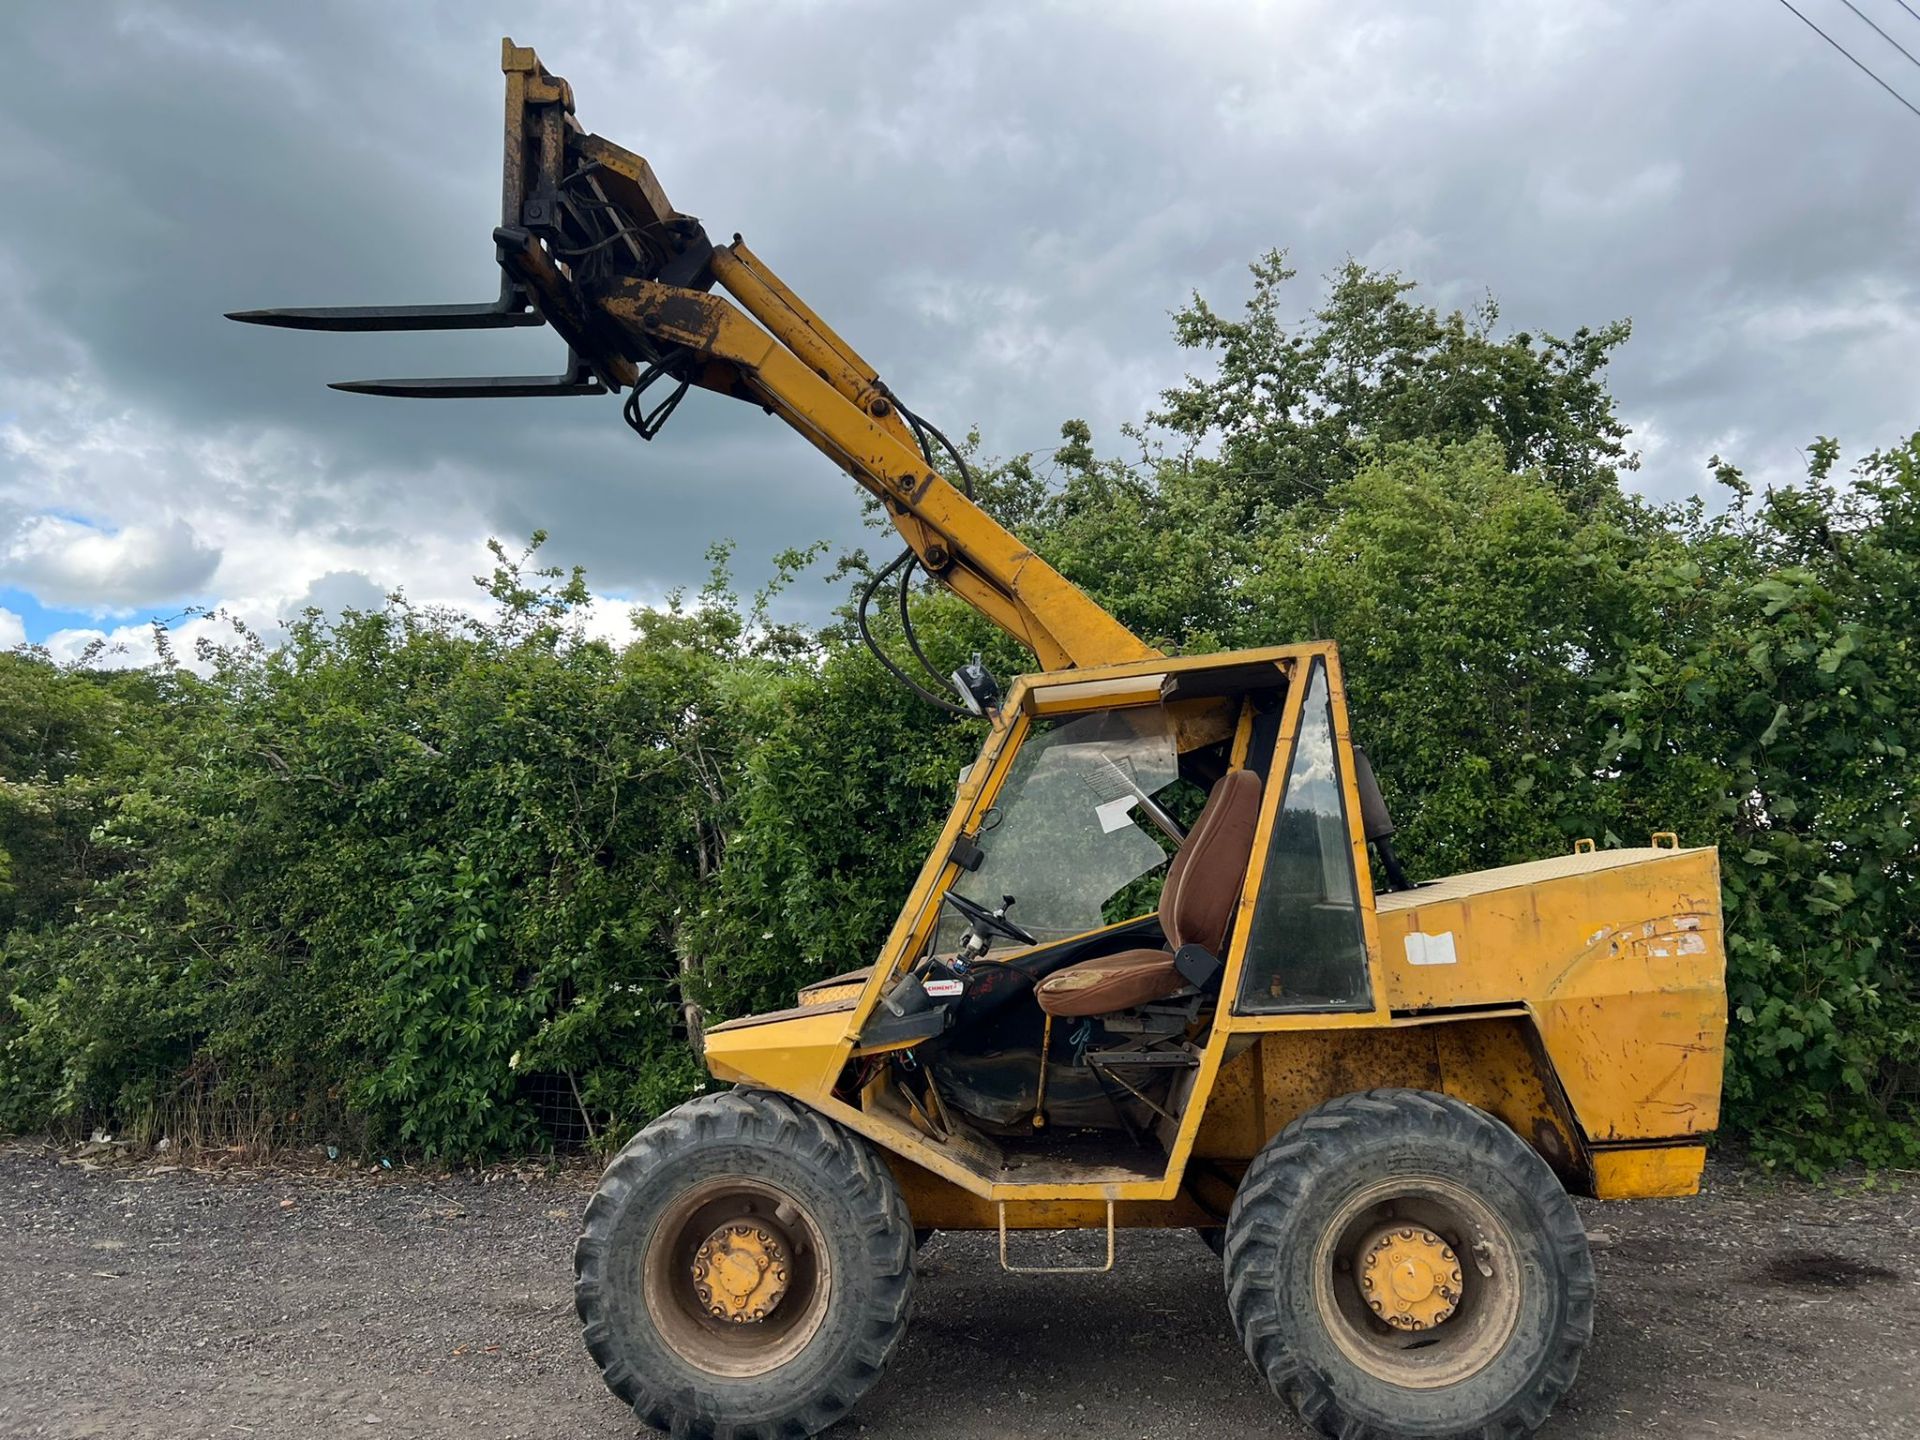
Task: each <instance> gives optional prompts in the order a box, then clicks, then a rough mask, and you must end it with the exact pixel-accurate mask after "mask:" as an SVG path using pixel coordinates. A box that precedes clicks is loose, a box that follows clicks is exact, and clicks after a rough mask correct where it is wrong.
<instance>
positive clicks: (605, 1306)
mask: <svg viewBox="0 0 1920 1440" xmlns="http://www.w3.org/2000/svg"><path fill="white" fill-rule="evenodd" d="M716 1147H718V1148H725V1147H731V1148H733V1149H735V1150H744V1151H749V1152H754V1153H755V1154H756V1155H757V1154H759V1153H760V1152H765V1153H766V1154H768V1155H770V1156H772V1157H773V1163H774V1164H777V1165H783V1166H797V1167H798V1168H799V1169H801V1170H804V1171H806V1172H810V1173H811V1174H812V1175H813V1176H815V1177H817V1178H818V1179H819V1181H820V1182H821V1183H822V1185H823V1186H825V1187H827V1188H828V1189H829V1190H831V1191H832V1192H834V1193H837V1194H838V1195H840V1196H843V1197H845V1201H846V1209H847V1217H848V1230H849V1232H850V1233H849V1234H848V1235H847V1236H846V1245H847V1246H848V1247H849V1248H848V1250H847V1251H846V1253H845V1254H843V1255H837V1256H836V1258H835V1263H836V1265H845V1264H848V1263H849V1262H852V1263H854V1264H857V1265H858V1266H859V1267H860V1268H861V1270H863V1271H864V1274H863V1276H862V1277H861V1279H862V1281H863V1282H864V1283H862V1284H859V1285H851V1284H846V1283H845V1282H844V1281H843V1282H842V1288H841V1289H840V1290H839V1291H838V1292H837V1293H836V1297H835V1298H830V1300H829V1302H828V1303H829V1306H830V1307H837V1306H838V1304H839V1300H838V1298H837V1297H838V1295H839V1294H844V1293H845V1291H847V1290H853V1291H855V1292H856V1293H858V1294H859V1296H860V1304H859V1306H858V1313H856V1314H852V1315H843V1316H841V1317H840V1318H838V1319H836V1318H835V1315H834V1310H833V1308H830V1309H829V1313H828V1316H827V1318H826V1320H825V1321H824V1322H823V1324H822V1331H823V1333H824V1332H826V1331H829V1330H834V1329H836V1328H837V1329H839V1330H840V1331H841V1332H842V1334H841V1338H840V1340H839V1342H838V1344H839V1350H840V1354H839V1356H838V1359H837V1361H836V1363H835V1364H834V1365H833V1367H832V1369H831V1372H830V1373H818V1374H814V1375H812V1376H810V1377H809V1378H808V1380H807V1382H806V1384H805V1388H804V1390H803V1391H802V1392H801V1393H799V1394H795V1395H792V1396H790V1397H782V1396H780V1387H781V1385H782V1383H783V1382H782V1380H781V1378H780V1377H781V1375H782V1373H783V1372H784V1371H785V1370H787V1369H789V1368H791V1367H790V1365H783V1366H782V1367H781V1369H780V1370H775V1371H772V1372H769V1373H768V1374H767V1375H765V1376H762V1377H755V1378H754V1379H753V1380H750V1381H727V1380H721V1379H718V1378H708V1379H706V1380H704V1381H701V1380H694V1381H691V1382H690V1381H689V1379H688V1378H687V1377H686V1376H678V1377H676V1376H672V1375H669V1374H666V1373H664V1368H663V1367H659V1366H657V1365H648V1364H646V1363H645V1354H644V1351H639V1353H637V1347H636V1344H635V1339H634V1337H633V1336H631V1335H628V1334H623V1333H622V1328H623V1327H622V1325H621V1324H620V1317H619V1316H618V1314H617V1313H616V1309H615V1306H614V1304H613V1297H612V1296H611V1294H610V1293H609V1289H610V1286H611V1285H612V1284H613V1283H614V1277H613V1276H612V1275H611V1274H610V1273H609V1268H610V1267H609V1261H610V1259H611V1257H612V1256H613V1253H614V1251H615V1248H616V1246H617V1245H618V1244H619V1243H620V1241H621V1240H622V1239H623V1238H628V1239H631V1237H623V1236H622V1234H621V1222H622V1220H623V1218H624V1217H625V1216H626V1215H627V1212H628V1211H629V1209H630V1208H631V1207H633V1206H635V1205H642V1206H645V1205H649V1204H658V1203H660V1201H662V1200H663V1199H670V1198H671V1195H672V1193H673V1192H672V1191H671V1190H670V1189H665V1190H663V1188H662V1187H661V1185H660V1184H658V1183H657V1182H660V1181H661V1180H662V1178H663V1177H667V1176H670V1175H671V1174H672V1172H673V1171H674V1170H675V1168H676V1167H679V1166H680V1165H681V1164H682V1163H683V1161H684V1160H685V1159H686V1157H687V1156H688V1155H689V1154H690V1153H693V1152H696V1151H699V1150H703V1149H708V1148H716ZM642 1218H644V1217H642ZM827 1238H828V1244H829V1245H830V1246H832V1245H834V1244H835V1243H836V1242H835V1237H834V1236H832V1235H829V1236H828V1237H827ZM913 1261H914V1238H913V1222H912V1221H911V1219H910V1218H909V1217H908V1214H907V1207H906V1202H905V1200H904V1199H903V1198H902V1197H901V1194H900V1188H899V1186H898V1185H897V1184H896V1183H895V1182H894V1179H893V1174H892V1172H891V1171H890V1170H889V1169H888V1168H887V1166H886V1164H885V1163H884V1162H883V1161H881V1160H880V1159H879V1158H878V1157H877V1156H876V1155H875V1153H874V1151H873V1148H872V1147H871V1146H870V1145H869V1144H868V1143H867V1142H866V1141H865V1140H863V1139H861V1138H860V1137H859V1136H857V1135H854V1134H853V1133H851V1132H850V1131H848V1130H845V1129H843V1128H842V1127H841V1126H839V1125H836V1124H834V1123H833V1122H832V1121H830V1120H828V1119H827V1118H826V1117H825V1116H823V1115H820V1114H819V1113H817V1112H816V1111H813V1110H809V1109H807V1108H806V1107H805V1106H803V1105H800V1104H797V1103H796V1102H794V1101H792V1100H789V1099H788V1098H786V1097H785V1096H783V1095H778V1094H775V1093H773V1092H771V1091H762V1090H731V1091H727V1092H724V1093H721V1094H717V1095H702V1096H699V1097H697V1098H695V1099H692V1100H689V1101H687V1102H686V1103H685V1104H682V1105H680V1106H678V1107H676V1108H675V1109H673V1110H670V1111H668V1112H667V1113H666V1114H665V1115H662V1116H661V1117H660V1118H659V1119H657V1120H655V1121H654V1122H653V1123H652V1124H651V1125H649V1126H647V1127H646V1128H645V1129H644V1130H642V1131H641V1132H640V1133H639V1134H638V1135H636V1136H635V1137H634V1138H633V1139H632V1140H631V1141H629V1142H628V1143H627V1145H626V1147H625V1148H624V1149H622V1150H621V1151H620V1153H619V1154H618V1155H616V1156H615V1157H614V1158H613V1161H612V1162H611V1163H610V1164H609V1165H608V1166H607V1169H606V1172H605V1174H604V1175H603V1176H602V1177H601V1180H600V1186H599V1188H598V1189H597V1190H596V1191H595V1192H594V1195H593V1198H592V1200H590V1201H589V1202H588V1204H587V1209H586V1217H585V1222H584V1226H583V1229H582V1231H581V1235H580V1239H579V1241H578V1242H577V1244H576V1245H575V1247H574V1308H575V1309H576V1310H577V1311H578V1313H579V1316H580V1321H581V1325H582V1327H583V1331H584V1336H585V1340H586V1345H587V1350H588V1351H589V1353H591V1354H592V1356H593V1359H594V1362H595V1364H597V1365H598V1366H599V1367H600V1374H601V1378H602V1379H603V1380H605V1382H606V1385H607V1388H608V1389H609V1390H611V1391H612V1392H613V1393H614V1394H615V1395H617V1396H618V1397H619V1398H620V1399H621V1400H623V1401H625V1402H626V1403H627V1404H628V1405H630V1406H631V1407H632V1408H633V1413H634V1414H635V1415H636V1416H637V1417H638V1418H639V1419H640V1420H641V1421H643V1422H644V1423H645V1424H647V1425H650V1426H652V1427H653V1428H654V1429H656V1430H661V1431H665V1432H666V1433H668V1434H670V1435H672V1436H673V1437H674V1440H791V1437H798V1436H809V1435H814V1434H817V1433H818V1432H819V1431H821V1430H824V1429H826V1428H827V1427H828V1426H829V1425H832V1424H833V1423H834V1422H836V1421H837V1420H839V1419H840V1418H841V1417H843V1416H844V1415H845V1414H846V1413H847V1412H848V1411H849V1410H850V1409H852V1408H853V1406H854V1404H855V1403H856V1402H857V1401H858V1400H859V1399H860V1397H861V1396H862V1395H863V1394H865V1393H866V1391H867V1389H868V1388H869V1387H870V1386H871V1385H872V1384H873V1382H874V1381H876V1380H878V1379H879V1378H880V1374H881V1372H882V1371H883V1370H884V1369H885V1368H886V1366H887V1362H888V1361H889V1360H891V1359H892V1358H893V1354H894V1351H895V1350H897V1349H898V1348H899V1345H900V1341H901V1338H902V1336H904V1335H905V1333H906V1328H907V1318H908V1315H909V1313H910V1311H911V1309H912V1305H913V1283H914V1263H913ZM848 1278H851V1277H848ZM643 1372H645V1373H643ZM727 1392H732V1393H733V1394H735V1395H736V1396H738V1397H739V1399H740V1402H741V1403H740V1405H739V1407H738V1409H734V1410H731V1412H730V1407H729V1404H728V1402H727V1400H726V1399H725V1398H723V1397H724V1396H725V1394H726V1393H727ZM770 1397H779V1398H777V1399H771V1398H770ZM770 1409H772V1410H776V1411H777V1412H778V1413H768V1412H769V1410H770ZM741 1412H745V1413H741Z"/></svg>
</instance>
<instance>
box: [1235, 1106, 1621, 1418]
mask: <svg viewBox="0 0 1920 1440" xmlns="http://www.w3.org/2000/svg"><path fill="white" fill-rule="evenodd" d="M1407 1146H1420V1147H1427V1148H1429V1149H1432V1150H1438V1149H1442V1148H1445V1149H1450V1150H1452V1151H1453V1152H1454V1153H1456V1154H1457V1155H1460V1156H1462V1157H1464V1158H1465V1160H1466V1161H1467V1163H1468V1164H1469V1165H1471V1167H1472V1169H1473V1171H1474V1172H1475V1173H1476V1174H1478V1175H1480V1176H1494V1177H1500V1178H1502V1179H1503V1180H1504V1181H1505V1182H1507V1185H1508V1187H1509V1188H1510V1190H1511V1192H1512V1193H1511V1195H1510V1196H1509V1198H1510V1199H1511V1200H1512V1201H1513V1202H1515V1205H1516V1208H1517V1209H1518V1211H1519V1212H1520V1213H1521V1214H1522V1215H1524V1216H1525V1217H1526V1218H1529V1219H1531V1220H1533V1221H1534V1222H1535V1224H1534V1233H1535V1234H1536V1235H1537V1236H1538V1237H1539V1240H1540V1243H1541V1250H1542V1253H1543V1255H1544V1257H1545V1268H1546V1269H1548V1270H1549V1271H1550V1272H1551V1275H1552V1279H1553V1280H1554V1282H1555V1284H1556V1286H1557V1289H1558V1296H1557V1300H1556V1303H1555V1308H1554V1317H1553V1319H1552V1321H1551V1322H1550V1323H1549V1324H1547V1325H1546V1326H1545V1327H1544V1328H1543V1331H1542V1334H1541V1336H1540V1340H1539V1347H1538V1348H1539V1353H1538V1354H1537V1355H1536V1356H1535V1357H1534V1359H1533V1362H1532V1364H1531V1365H1530V1367H1529V1369H1528V1373H1527V1374H1526V1376H1525V1377H1524V1380H1523V1382H1522V1383H1518V1384H1516V1385H1515V1386H1514V1387H1513V1389H1512V1392H1511V1393H1510V1394H1509V1395H1508V1396H1507V1397H1506V1399H1505V1401H1504V1403H1502V1404H1499V1405H1498V1406H1497V1407H1495V1408H1494V1409H1493V1410H1492V1412H1491V1413H1487V1412H1485V1411H1481V1412H1478V1413H1465V1412H1463V1411H1461V1410H1460V1409H1459V1408H1458V1406H1457V1405H1456V1406H1455V1407H1454V1413H1452V1414H1449V1413H1447V1412H1448V1409H1449V1406H1448V1403H1447V1398H1446V1395H1447V1392H1446V1391H1429V1390H1404V1391H1401V1392H1399V1393H1401V1394H1404V1395H1405V1396H1407V1397H1409V1399H1408V1408H1407V1411H1406V1413H1405V1414H1403V1415H1399V1416H1393V1417H1382V1416H1381V1415H1379V1414H1378V1412H1377V1410H1376V1412H1375V1413H1374V1414H1372V1415H1367V1414H1361V1413H1355V1411H1356V1408H1357V1407H1355V1406H1353V1405H1352V1404H1351V1402H1350V1399H1349V1398H1347V1397H1343V1395H1342V1394H1341V1393H1340V1391H1341V1388H1342V1387H1341V1386H1340V1384H1339V1383H1338V1382H1337V1380H1335V1379H1333V1378H1330V1377H1329V1376H1328V1375H1327V1374H1326V1373H1324V1372H1323V1368H1322V1367H1319V1366H1316V1365H1315V1364H1314V1363H1313V1361H1312V1360H1311V1359H1310V1358H1309V1356H1308V1355H1307V1354H1305V1353H1303V1347H1302V1346H1301V1345H1300V1344H1299V1343H1298V1332H1299V1329H1300V1327H1301V1326H1302V1325H1303V1324H1305V1325H1312V1326H1315V1327H1317V1326H1318V1325H1319V1321H1318V1317H1317V1313H1316V1310H1315V1307H1314V1305H1313V1303H1312V1301H1311V1299H1310V1298H1306V1299H1305V1301H1304V1304H1302V1303H1301V1300H1302V1297H1297V1296H1296V1297H1289V1296H1288V1295H1286V1294H1283V1291H1282V1286H1281V1285H1280V1284H1279V1283H1278V1282H1277V1279H1276V1276H1277V1274H1278V1272H1279V1255H1280V1252H1281V1249H1282V1247H1283V1246H1284V1245H1285V1244H1286V1243H1287V1242H1288V1241H1289V1240H1291V1239H1293V1238H1295V1237H1294V1235H1293V1234H1292V1232H1296V1231H1301V1230H1303V1229H1305V1228H1306V1227H1309V1226H1311V1225H1312V1224H1313V1222H1314V1219H1315V1211H1316V1209H1317V1208H1321V1206H1322V1203H1323V1202H1322V1201H1321V1199H1320V1197H1317V1196H1316V1195H1315V1194H1314V1182H1315V1180H1316V1178H1317V1177H1321V1176H1325V1175H1327V1174H1328V1173H1329V1172H1330V1171H1331V1170H1332V1169H1333V1167H1335V1166H1337V1165H1339V1164H1341V1163H1342V1162H1347V1163H1349V1164H1358V1163H1365V1162H1364V1161H1363V1160H1362V1159H1361V1157H1362V1156H1363V1155H1364V1154H1365V1153H1366V1152H1368V1151H1373V1152H1375V1153H1378V1151H1379V1150H1381V1149H1383V1148H1387V1147H1402V1153H1404V1147H1407ZM1483 1198H1484V1197H1483ZM1225 1262H1226V1263H1225V1269H1226V1276H1227V1304H1228V1308H1229V1310H1230V1311H1231V1313H1232V1316H1233V1323H1234V1328H1235V1330H1236V1331H1237V1332H1238V1333H1239V1335H1240V1338H1241V1343H1242V1344H1243V1345H1244V1346H1245V1348H1246V1352H1247V1358H1248V1359H1250V1360H1251V1361H1252V1362H1253V1364H1254V1366H1255V1368H1256V1369H1258V1370H1259V1371H1260V1373H1261V1374H1262V1375H1264V1376H1265V1377H1266V1379H1267V1382H1268V1384H1270V1385H1271V1386H1272V1387H1273V1391H1274V1393H1275V1394H1276V1395H1278V1396H1279V1397H1280V1398H1281V1399H1283V1400H1285V1401H1287V1402H1288V1403H1289V1404H1291V1405H1292V1406H1293V1408H1294V1409H1295V1410H1297V1411H1298V1412H1299V1414H1300V1415H1301V1417H1302V1418H1303V1419H1304V1420H1306V1421H1307V1423H1308V1424H1309V1425H1311V1426H1312V1427H1313V1428H1314V1429H1315V1430H1316V1431H1317V1432H1318V1433H1319V1434H1321V1435H1324V1436H1327V1437H1329V1440H1469V1437H1470V1440H1523V1437H1526V1436H1529V1435H1532V1434H1533V1433H1534V1431H1536V1430H1537V1429H1539V1427H1540V1426H1541V1425H1542V1424H1544V1423H1545V1421H1546V1418H1547V1414H1548V1412H1549V1411H1550V1410H1551V1409H1552V1408H1553V1405H1554V1403H1555V1402H1556V1401H1557V1400H1559V1398H1560V1397H1561V1396H1562V1395H1563V1394H1565V1393H1566V1391H1567V1390H1568V1389H1570V1388H1571V1387H1572V1385H1573V1382H1574V1378H1575V1376H1576V1375H1577V1374H1578V1373H1579V1369H1580V1355H1581V1352H1582V1350H1584V1349H1585V1347H1586V1344H1587V1341H1588V1340H1589V1339H1590V1338H1591V1337H1592V1334H1593V1308H1594V1293H1595V1285H1594V1278H1593V1261H1592V1257H1591V1255H1590V1254H1589V1252H1588V1248H1587V1237H1586V1229H1585V1227H1584V1225H1582V1223H1581V1221H1580V1217H1579V1214H1578V1212H1576V1211H1575V1209H1574V1208H1573V1203H1572V1201H1571V1200H1569V1199H1568V1197H1567V1194H1566V1191H1565V1190H1564V1189H1563V1188H1562V1186H1561V1184H1560V1182H1559V1180H1558V1179H1557V1178H1556V1177H1555V1176H1554V1173H1553V1171H1552V1170H1551V1169H1549V1168H1548V1166H1547V1164H1546V1162H1545V1161H1543V1160H1542V1159H1541V1158H1540V1156H1539V1155H1538V1154H1536V1153H1535V1152H1534V1150H1533V1149H1532V1148H1531V1147H1530V1146H1528V1145H1527V1144H1526V1142H1525V1141H1523V1140H1522V1139H1521V1138H1520V1137H1519V1136H1518V1135H1516V1134H1515V1133H1514V1132H1513V1131H1512V1130H1511V1129H1509V1128H1508V1127H1507V1126H1506V1125H1504V1124H1502V1123H1501V1122H1500V1121H1498V1120H1496V1119H1494V1118H1493V1117H1492V1116H1491V1115H1488V1114H1486V1113H1485V1112H1484V1111H1481V1110H1478V1109H1475V1108H1474V1107H1473V1106H1471V1105H1468V1104H1465V1103H1464V1102H1462V1101H1459V1100H1455V1099H1453V1098H1451V1097H1449V1096H1445V1095H1437V1094H1432V1093H1430V1092H1427V1091H1422V1090H1369V1091H1363V1092H1360V1093H1357V1094H1352V1095H1345V1096H1342V1097H1340V1098H1339V1099H1337V1100H1332V1101H1329V1102H1328V1103H1326V1104H1324V1105H1321V1106H1319V1107H1318V1108H1316V1109H1314V1110H1311V1111H1309V1112H1308V1113H1307V1114H1305V1115H1302V1116H1300V1117H1299V1118H1298V1119H1296V1120H1294V1122H1293V1123H1292V1124H1290V1125H1288V1126H1287V1127H1286V1129H1284V1130H1282V1131H1281V1132H1280V1133H1279V1134H1278V1135H1276V1136H1275V1137H1274V1138H1273V1139H1272V1140H1270V1141H1269V1142H1268V1143H1267V1145H1266V1147H1265V1148H1264V1149H1262V1150H1261V1152H1260V1153H1259V1155H1258V1156H1256V1157H1255V1158H1254V1160H1253V1163H1252V1164H1251V1165H1250V1166H1248V1168H1247V1173H1246V1176H1245V1178H1244V1179H1243V1180H1242V1182H1241V1185H1240V1189H1239V1192H1238V1193H1237V1194H1236V1195H1235V1197H1234V1202H1233V1209H1232V1212H1231V1214H1230V1215H1229V1217H1228V1221H1227V1242H1226V1256H1225ZM1509 1343H1511V1342H1509ZM1450 1388H1452V1389H1454V1390H1457V1389H1458V1388H1459V1387H1457V1386H1455V1387H1450Z"/></svg>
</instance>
